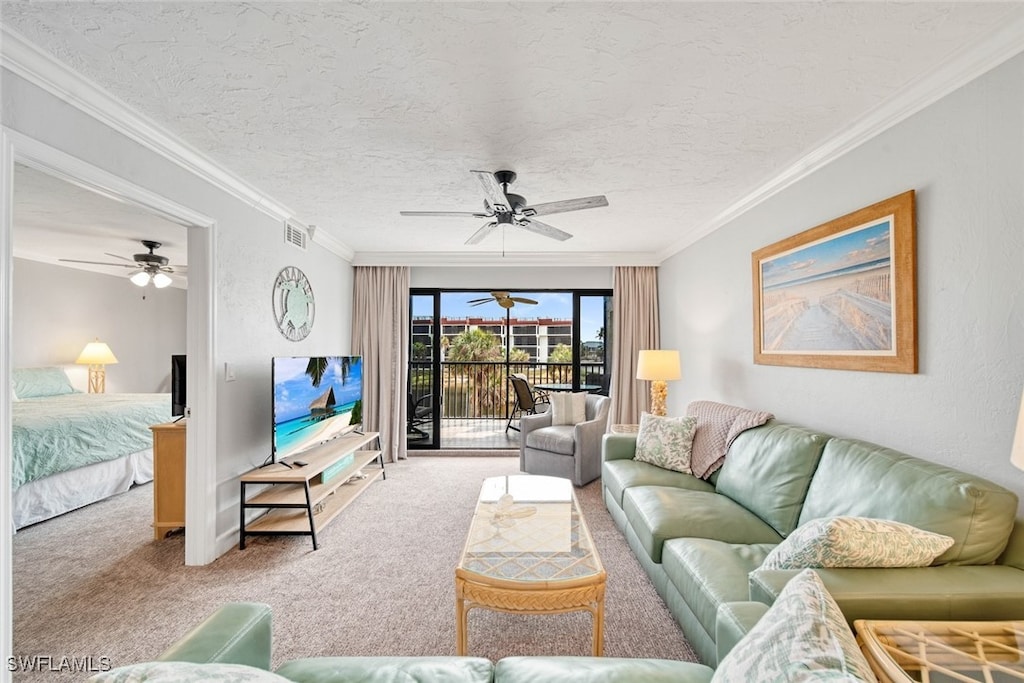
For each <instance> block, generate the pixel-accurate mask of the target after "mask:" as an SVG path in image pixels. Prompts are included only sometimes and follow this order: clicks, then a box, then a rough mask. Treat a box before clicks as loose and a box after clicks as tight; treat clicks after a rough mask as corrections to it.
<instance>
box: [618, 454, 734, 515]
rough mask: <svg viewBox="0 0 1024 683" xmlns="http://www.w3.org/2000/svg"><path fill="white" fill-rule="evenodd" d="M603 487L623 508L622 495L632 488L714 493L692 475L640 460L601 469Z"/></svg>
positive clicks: (703, 482)
mask: <svg viewBox="0 0 1024 683" xmlns="http://www.w3.org/2000/svg"><path fill="white" fill-rule="evenodd" d="M601 482H602V485H603V486H604V487H605V488H606V489H608V492H609V493H611V494H612V498H613V499H614V500H615V502H616V503H618V504H619V507H622V494H623V493H624V492H625V490H626V489H628V488H630V487H631V486H675V487H676V488H681V489H690V490H692V491H709V492H711V491H714V490H715V487H714V486H713V485H712V484H709V483H708V482H706V481H704V480H703V479H698V478H697V477H695V476H693V475H692V474H684V473H682V472H673V471H672V470H666V469H663V468H661V467H656V466H655V465H651V464H649V463H646V462H640V461H638V460H609V461H607V462H605V463H604V465H603V466H602V468H601Z"/></svg>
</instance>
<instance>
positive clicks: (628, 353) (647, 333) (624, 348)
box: [610, 266, 661, 424]
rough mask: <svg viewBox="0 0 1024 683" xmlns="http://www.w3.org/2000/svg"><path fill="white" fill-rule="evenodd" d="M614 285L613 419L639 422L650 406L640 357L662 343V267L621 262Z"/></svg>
mask: <svg viewBox="0 0 1024 683" xmlns="http://www.w3.org/2000/svg"><path fill="white" fill-rule="evenodd" d="M613 287H614V292H613V293H614V296H615V315H614V317H613V321H612V334H613V336H612V343H613V348H614V352H613V357H612V385H611V387H612V391H611V398H612V405H611V412H610V415H611V422H612V423H626V424H636V423H637V422H639V421H640V412H641V411H644V410H650V391H649V388H648V387H647V386H646V385H647V383H646V382H643V381H641V380H638V379H636V362H637V357H638V355H639V351H640V350H641V349H657V348H659V344H660V343H661V327H660V325H659V322H658V319H659V314H658V269H657V267H655V266H618V267H616V268H615V276H614V280H613Z"/></svg>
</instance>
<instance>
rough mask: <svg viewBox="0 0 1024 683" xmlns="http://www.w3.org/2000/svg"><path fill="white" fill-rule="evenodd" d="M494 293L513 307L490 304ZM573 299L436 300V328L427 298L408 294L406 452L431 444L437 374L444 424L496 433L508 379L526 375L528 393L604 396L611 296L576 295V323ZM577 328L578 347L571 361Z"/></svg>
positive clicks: (482, 294)
mask: <svg viewBox="0 0 1024 683" xmlns="http://www.w3.org/2000/svg"><path fill="white" fill-rule="evenodd" d="M495 293H496V294H498V295H507V296H510V297H512V299H511V300H509V299H507V298H504V296H501V297H499V299H495V297H494V294H495ZM573 298H574V293H573V292H569V291H563V292H550V291H548V292H529V291H514V292H507V293H506V292H488V291H479V292H477V291H473V292H441V293H440V320H435V319H434V294H414V295H413V296H412V299H411V312H412V348H411V349H410V351H411V353H410V388H411V392H410V415H411V418H410V419H411V424H410V429H409V438H410V445H411V446H415V445H416V443H415V442H416V441H417V440H420V441H423V442H424V443H423V444H420V445H430V444H432V443H433V438H432V435H431V432H430V430H429V429H427V427H428V426H429V425H428V424H427V423H428V422H429V421H430V420H429V418H430V416H431V415H432V412H433V403H434V401H433V398H434V396H433V395H434V393H435V384H434V374H435V372H437V373H440V374H439V377H440V380H441V381H440V393H441V402H440V405H439V407H440V417H441V418H442V419H443V420H453V419H460V420H476V421H479V420H489V421H491V422H500V430H501V431H503V432H505V431H507V430H506V427H507V426H508V424H509V422H507V418H508V417H509V416H510V412H511V411H512V410H513V408H514V405H515V395H514V393H513V392H512V391H511V389H510V387H509V382H508V376H509V375H510V374H513V373H516V374H522V375H525V376H526V378H527V381H528V382H529V384H530V385H531V386H534V387H543V386H547V387H551V390H557V391H570V390H573V389H574V388H575V389H576V390H582V391H593V392H600V393H607V386H608V380H607V377H608V371H609V368H608V367H606V363H605V358H606V353H605V350H606V328H607V327H608V325H607V324H606V320H607V316H606V309H610V302H611V296H610V295H607V294H604V293H598V294H580V295H579V320H578V321H576V320H574V318H573ZM524 300H526V301H524ZM530 302H536V303H530ZM509 304H511V305H509ZM608 315H610V312H609V313H608ZM577 323H578V326H579V346H578V348H577V349H576V353H575V354H574V349H573V327H574V324H577ZM435 334H437V335H438V340H437V347H438V351H437V353H438V354H439V357H438V358H437V359H435V358H434V355H433V354H434V352H433V349H434V347H435V339H434V336H435ZM574 355H575V356H576V357H574ZM435 361H436V362H435ZM577 362H578V363H579V367H578V375H579V376H578V381H575V380H576V379H577V368H576V363H577ZM417 413H419V417H417ZM412 422H416V424H412ZM493 428H497V426H496V425H495V426H494V427H493ZM442 431H443V429H442ZM442 436H443V434H442Z"/></svg>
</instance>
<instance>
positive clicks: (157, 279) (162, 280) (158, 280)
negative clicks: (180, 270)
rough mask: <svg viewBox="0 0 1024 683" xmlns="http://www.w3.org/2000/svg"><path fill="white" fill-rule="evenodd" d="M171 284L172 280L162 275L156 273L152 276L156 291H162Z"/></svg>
mask: <svg viewBox="0 0 1024 683" xmlns="http://www.w3.org/2000/svg"><path fill="white" fill-rule="evenodd" d="M171 282H173V280H171V278H170V277H169V276H167V275H164V274H163V273H157V274H156V275H154V276H153V286H154V287H156V288H157V289H163V288H164V287H166V286H167V285H169V284H171Z"/></svg>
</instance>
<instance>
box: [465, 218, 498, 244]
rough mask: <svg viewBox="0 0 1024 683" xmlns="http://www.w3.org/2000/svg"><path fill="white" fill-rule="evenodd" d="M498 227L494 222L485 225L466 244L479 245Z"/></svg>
mask: <svg viewBox="0 0 1024 683" xmlns="http://www.w3.org/2000/svg"><path fill="white" fill-rule="evenodd" d="M496 227H498V224H497V223H494V222H491V223H487V224H486V225H484V227H482V228H480V229H479V230H477V231H476V232H474V233H473V234H472V235H470V237H469V239H468V240H466V244H477V243H478V242H480V241H481V240H482V239H483V238H485V237H487V236H488V235H490V234H491V232H493V231H494V229H495V228H496Z"/></svg>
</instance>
